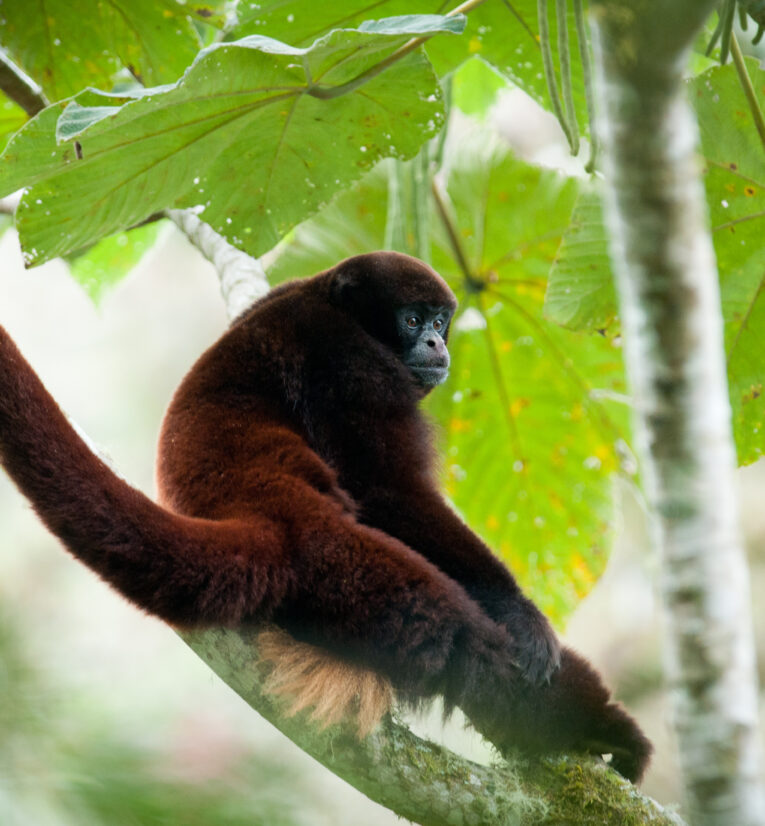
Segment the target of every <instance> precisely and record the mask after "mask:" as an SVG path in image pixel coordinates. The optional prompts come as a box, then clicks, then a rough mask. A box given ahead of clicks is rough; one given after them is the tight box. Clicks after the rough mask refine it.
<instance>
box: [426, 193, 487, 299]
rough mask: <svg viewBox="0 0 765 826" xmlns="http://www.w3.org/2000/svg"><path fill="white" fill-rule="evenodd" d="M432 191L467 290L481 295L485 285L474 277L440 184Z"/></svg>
mask: <svg viewBox="0 0 765 826" xmlns="http://www.w3.org/2000/svg"><path fill="white" fill-rule="evenodd" d="M430 191H431V192H432V193H433V200H434V201H435V202H436V209H437V210H438V217H439V218H440V219H441V223H442V224H443V227H444V229H445V230H446V234H447V235H448V236H449V243H450V244H451V247H452V252H453V253H454V257H455V258H456V259H457V263H458V264H459V268H460V270H462V275H463V276H464V278H465V285H466V287H467V290H468V292H469V293H479V292H481V290H482V289H483V283H482V282H481V281H480V279H478V278H476V276H475V275H473V273H472V271H471V269H470V264H468V260H467V256H466V254H465V250H464V249H463V248H462V243H461V242H460V239H459V235H457V228H456V227H455V226H454V222H453V221H452V219H451V216H450V215H449V212H448V211H447V209H446V204H445V203H444V199H443V198H442V197H441V193H440V192H439V191H438V184H437V183H436V182H435V180H434V181H433V182H432V183H431V185H430Z"/></svg>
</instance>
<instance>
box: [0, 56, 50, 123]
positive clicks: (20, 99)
mask: <svg viewBox="0 0 765 826" xmlns="http://www.w3.org/2000/svg"><path fill="white" fill-rule="evenodd" d="M0 89H2V91H3V92H5V94H6V95H7V96H8V97H9V98H10V99H11V100H12V101H13V102H14V103H18V105H19V106H20V107H21V108H22V109H23V110H24V111H25V112H26V113H27V114H28V115H29V116H30V117H34V116H35V115H36V114H37V113H38V112H40V111H41V110H43V109H44V108H45V107H46V106H47V105H48V101H47V100H46V99H45V96H44V95H43V93H42V89H41V88H40V87H39V86H38V85H37V84H36V83H35V82H34V81H33V80H32V79H31V78H30V77H27V75H25V74H24V73H23V72H22V71H21V69H19V68H18V67H17V66H16V65H15V64H14V63H13V62H12V61H11V60H9V58H8V56H7V55H6V54H5V53H4V52H3V50H2V49H0Z"/></svg>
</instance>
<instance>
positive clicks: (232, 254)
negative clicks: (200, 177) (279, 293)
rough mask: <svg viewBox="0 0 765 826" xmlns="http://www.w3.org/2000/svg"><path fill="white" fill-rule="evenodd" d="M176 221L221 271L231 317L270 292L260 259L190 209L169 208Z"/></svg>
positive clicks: (168, 214) (222, 284) (192, 241)
mask: <svg viewBox="0 0 765 826" xmlns="http://www.w3.org/2000/svg"><path fill="white" fill-rule="evenodd" d="M167 217H168V218H170V219H171V220H172V221H174V222H175V223H176V224H177V225H178V227H179V228H180V229H181V231H182V232H184V233H185V234H186V236H187V237H188V239H189V240H190V241H191V243H192V244H194V246H195V247H197V249H199V250H200V252H201V253H202V254H203V255H204V257H205V258H206V259H207V260H208V261H210V262H211V263H212V264H213V266H214V267H215V269H216V270H217V272H218V277H219V278H220V289H221V293H222V294H223V300H224V302H225V304H226V310H227V312H228V317H229V319H231V320H233V319H235V318H236V317H237V316H238V315H240V314H241V313H242V312H244V311H245V310H246V309H247V308H248V307H249V306H250V305H251V304H253V303H254V302H255V301H257V299H259V298H261V297H262V296H264V295H265V294H266V293H267V292H268V281H267V280H266V273H265V271H264V270H263V267H262V265H261V263H260V261H259V260H258V259H257V258H252V257H251V256H249V255H247V253H245V252H242V251H241V250H239V249H237V248H236V247H235V246H233V245H232V244H229V242H228V241H227V240H226V239H225V238H224V237H223V236H222V235H219V234H218V233H217V232H215V230H214V229H213V228H212V227H211V226H210V225H209V224H205V223H204V221H201V220H200V219H199V218H198V217H197V215H196V214H195V213H194V212H193V210H190V209H168V210H167Z"/></svg>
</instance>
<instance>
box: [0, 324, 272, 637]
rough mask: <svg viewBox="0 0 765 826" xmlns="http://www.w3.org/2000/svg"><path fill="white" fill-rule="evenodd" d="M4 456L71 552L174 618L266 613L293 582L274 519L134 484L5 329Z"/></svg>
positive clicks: (223, 618) (212, 620) (0, 341)
mask: <svg viewBox="0 0 765 826" xmlns="http://www.w3.org/2000/svg"><path fill="white" fill-rule="evenodd" d="M0 462H2V464H3V465H4V466H5V469H6V471H7V472H8V474H9V475H10V477H11V478H12V479H13V481H14V482H15V483H16V485H17V487H18V488H19V490H20V491H21V492H22V493H23V494H24V495H25V496H26V497H27V498H28V499H29V500H30V501H31V502H32V504H33V506H34V508H35V510H36V511H37V513H38V515H39V516H40V518H41V519H42V521H43V522H44V523H45V524H46V525H47V527H48V528H49V529H50V530H51V531H52V532H53V533H54V534H56V536H58V537H59V539H61V541H62V542H63V543H64V545H65V546H66V548H67V549H68V550H69V551H70V552H71V553H72V554H73V555H74V556H75V557H77V558H78V559H80V560H81V561H82V562H84V563H85V564H86V565H88V567H90V568H92V569H93V570H94V571H95V572H96V573H98V574H99V575H100V576H101V577H102V578H103V579H104V580H106V581H107V582H108V583H109V584H111V585H112V586H114V587H115V588H116V589H117V590H118V591H120V592H121V593H122V594H123V595H124V596H126V597H127V598H128V599H130V600H131V601H133V602H134V603H136V604H137V605H138V606H140V607H141V608H143V609H144V610H146V611H149V612H150V613H153V614H156V615H157V616H159V617H161V618H162V619H164V620H166V621H168V622H171V623H173V624H177V625H198V624H200V623H204V624H224V625H235V624H237V623H238V622H240V621H241V620H242V619H243V618H245V617H256V616H262V617H267V616H268V615H269V613H270V610H271V608H272V606H273V604H274V603H275V601H276V600H278V598H279V596H280V593H282V592H283V591H284V589H285V588H286V587H287V586H288V583H287V582H282V583H280V581H279V575H278V570H279V568H280V566H279V562H280V560H279V555H280V553H283V548H284V541H283V537H282V536H281V534H280V530H279V527H278V526H277V525H275V524H273V523H272V522H269V521H267V520H266V519H260V520H258V519H257V518H253V519H252V520H249V519H248V520H247V522H244V521H243V522H239V521H233V520H232V521H229V522H213V521H208V520H203V519H191V518H188V517H184V516H179V515H177V514H174V513H171V512H169V511H167V510H165V509H163V508H161V507H160V506H159V505H157V504H156V503H154V502H152V501H151V500H150V499H149V498H148V497H146V496H144V495H143V494H142V493H141V492H140V491H137V490H135V489H134V488H132V487H130V485H128V484H127V483H126V482H125V481H123V480H122V479H120V478H119V477H118V476H117V475H116V474H115V473H114V472H112V471H111V470H110V469H109V468H108V467H107V466H106V465H105V464H104V463H103V462H102V461H101V460H100V459H98V458H97V457H96V456H95V455H94V454H93V453H92V452H91V450H90V449H89V448H88V447H87V445H86V444H85V442H84V441H83V440H82V439H81V438H80V437H79V436H78V435H77V433H76V432H75V430H74V428H73V427H72V425H71V424H70V423H69V421H68V420H67V418H66V416H65V415H64V414H63V413H62V412H61V410H60V409H59V407H58V405H57V404H56V402H55V401H54V400H53V398H52V397H51V396H50V394H49V393H48V391H47V390H46V389H45V387H44V386H43V385H42V382H41V381H40V380H39V378H38V377H37V375H36V374H35V372H34V371H33V370H32V368H31V367H30V366H29V364H28V363H27V362H26V360H25V359H24V358H23V356H22V355H21V353H20V352H19V351H18V349H17V348H16V346H15V344H14V343H13V341H12V340H11V338H10V336H9V335H8V333H7V332H6V331H5V330H4V329H3V328H2V327H0ZM281 568H282V570H283V569H284V566H281ZM266 585H268V590H267V591H266Z"/></svg>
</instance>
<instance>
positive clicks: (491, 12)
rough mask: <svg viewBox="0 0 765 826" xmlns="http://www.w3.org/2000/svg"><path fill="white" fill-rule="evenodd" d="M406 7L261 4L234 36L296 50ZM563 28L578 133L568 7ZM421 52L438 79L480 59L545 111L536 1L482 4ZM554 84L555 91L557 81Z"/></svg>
mask: <svg viewBox="0 0 765 826" xmlns="http://www.w3.org/2000/svg"><path fill="white" fill-rule="evenodd" d="M569 5H570V4H569ZM417 7H418V9H419V10H421V11H423V12H425V11H432V12H438V13H443V11H444V10H445V8H448V6H445V5H444V3H443V2H442V0H421V2H419V3H418V4H417ZM411 8H412V4H411V2H408V0H382V2H377V3H374V4H373V5H372V6H370V4H369V3H368V2H367V0H347V2H344V3H343V4H342V5H341V6H340V5H338V4H336V3H335V4H333V3H316V2H315V1H314V0H265V2H261V3H258V4H257V5H254V6H249V8H243V9H241V10H240V12H239V19H240V22H239V25H238V27H237V28H236V29H234V34H235V35H236V36H238V37H241V36H242V35H246V34H253V33H261V34H266V35H269V36H270V37H276V38H278V39H280V40H285V41H286V42H288V43H294V44H296V45H297V44H301V45H302V44H305V43H309V42H311V41H312V40H313V39H314V38H316V37H319V36H320V35H322V34H324V33H326V32H328V31H331V30H332V29H334V28H337V27H338V26H356V25H358V24H359V23H361V21H363V20H366V19H367V18H368V17H369V16H370V15H372V14H374V15H375V16H378V15H398V14H406V13H407V12H409V11H410V10H411ZM548 16H549V19H550V31H551V37H552V40H553V42H552V44H551V46H552V50H553V54H554V56H555V60H556V63H557V61H558V59H559V55H558V45H557V24H556V22H555V19H554V18H555V4H554V2H552V0H550V3H549V10H548ZM567 23H568V26H567V28H568V39H569V50H570V53H571V56H572V73H573V87H574V102H575V104H576V111H577V117H578V119H579V125H580V131H582V132H586V131H587V130H586V126H587V122H588V118H587V105H586V102H585V97H584V80H583V75H582V67H581V61H580V59H579V45H578V41H577V39H576V26H575V23H574V16H573V10H572V8H569V11H568V15H567ZM426 50H427V53H428V57H429V58H430V60H431V62H432V63H433V65H434V67H435V69H436V71H437V72H438V74H439V75H445V74H448V73H450V72H452V71H453V70H454V69H456V68H457V67H458V66H459V65H461V64H462V63H463V62H464V61H465V60H467V59H468V58H470V57H472V56H474V55H477V56H480V57H481V58H482V59H483V60H485V61H486V62H487V63H489V64H490V65H491V66H493V67H494V68H495V69H497V70H498V71H499V72H500V73H501V74H502V75H503V76H504V77H506V78H507V79H508V80H511V81H512V82H513V83H514V84H515V85H517V86H518V87H520V88H521V89H523V90H524V92H526V93H527V94H529V95H531V97H533V98H534V99H535V100H536V101H537V102H538V103H540V104H541V105H542V106H544V107H545V108H547V109H550V108H551V104H550V99H549V95H548V92H547V85H546V83H545V79H544V71H543V66H542V53H541V49H540V47H539V27H538V25H537V0H487V2H485V3H483V4H482V5H480V6H478V7H477V8H475V9H473V10H472V11H471V12H470V14H469V15H468V22H467V28H466V29H465V33H464V35H463V36H462V37H461V38H458V39H457V38H455V39H449V38H436V39H434V40H431V41H430V42H429V43H428V44H427V46H426ZM558 84H559V87H560V80H559V81H558Z"/></svg>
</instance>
